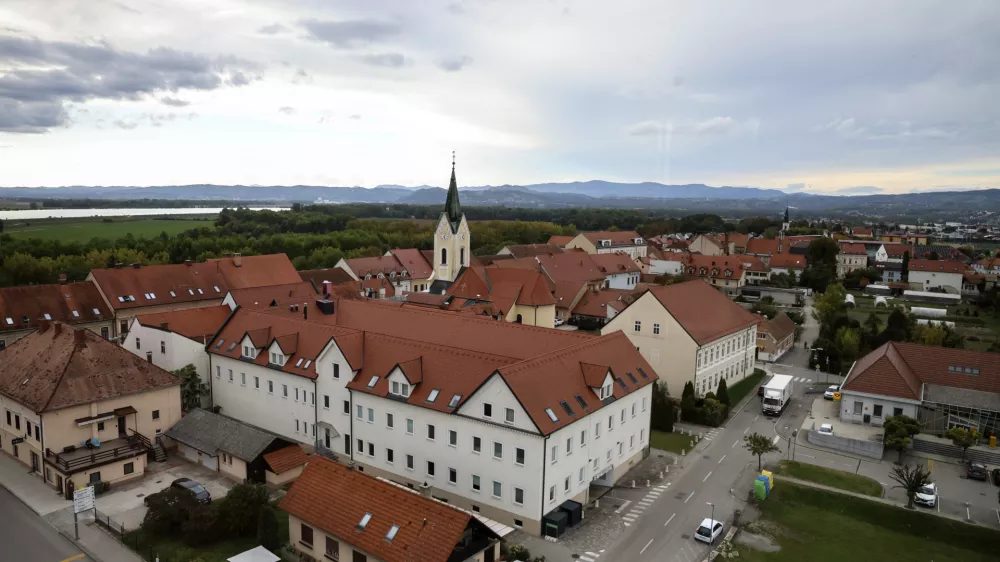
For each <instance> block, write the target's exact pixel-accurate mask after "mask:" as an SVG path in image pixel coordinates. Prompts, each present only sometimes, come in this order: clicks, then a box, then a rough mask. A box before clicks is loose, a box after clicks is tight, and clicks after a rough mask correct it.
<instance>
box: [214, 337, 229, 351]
mask: <svg viewBox="0 0 1000 562" xmlns="http://www.w3.org/2000/svg"><path fill="white" fill-rule="evenodd" d="M224 343H226V340H224V339H223V338H219V343H217V344H215V349H219V348H220V347H222V344H224Z"/></svg>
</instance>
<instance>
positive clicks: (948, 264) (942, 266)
mask: <svg viewBox="0 0 1000 562" xmlns="http://www.w3.org/2000/svg"><path fill="white" fill-rule="evenodd" d="M909 269H910V271H933V272H936V273H958V274H959V275H961V274H964V273H965V270H966V269H968V266H967V265H965V264H964V263H962V262H960V261H939V260H910V265H909Z"/></svg>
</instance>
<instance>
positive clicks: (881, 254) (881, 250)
mask: <svg viewBox="0 0 1000 562" xmlns="http://www.w3.org/2000/svg"><path fill="white" fill-rule="evenodd" d="M875 261H876V262H888V263H903V258H902V257H898V258H896V257H892V258H890V257H889V252H886V251H885V244H882V245H881V246H879V247H878V250H877V251H876V252H875Z"/></svg>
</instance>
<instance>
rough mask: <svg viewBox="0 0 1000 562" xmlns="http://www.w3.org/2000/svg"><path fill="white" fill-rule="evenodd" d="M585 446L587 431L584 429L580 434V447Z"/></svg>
mask: <svg viewBox="0 0 1000 562" xmlns="http://www.w3.org/2000/svg"><path fill="white" fill-rule="evenodd" d="M586 444H587V430H586V429H584V430H583V431H581V432H580V446H581V447H583V446H584V445H586Z"/></svg>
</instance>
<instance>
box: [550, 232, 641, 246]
mask: <svg viewBox="0 0 1000 562" xmlns="http://www.w3.org/2000/svg"><path fill="white" fill-rule="evenodd" d="M580 234H582V235H583V237H584V238H586V239H587V240H589V241H590V243H591V244H594V245H595V246H597V245H598V243H599V242H600V241H601V240H609V241H610V242H611V245H612V246H645V245H646V241H645V240H643V239H642V236H639V233H638V232H636V231H634V230H617V231H610V230H601V231H597V232H581V233H580ZM636 239H638V240H639V243H638V244H637V243H636V242H635V241H636ZM551 242H552V240H551V239H549V243H551Z"/></svg>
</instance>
